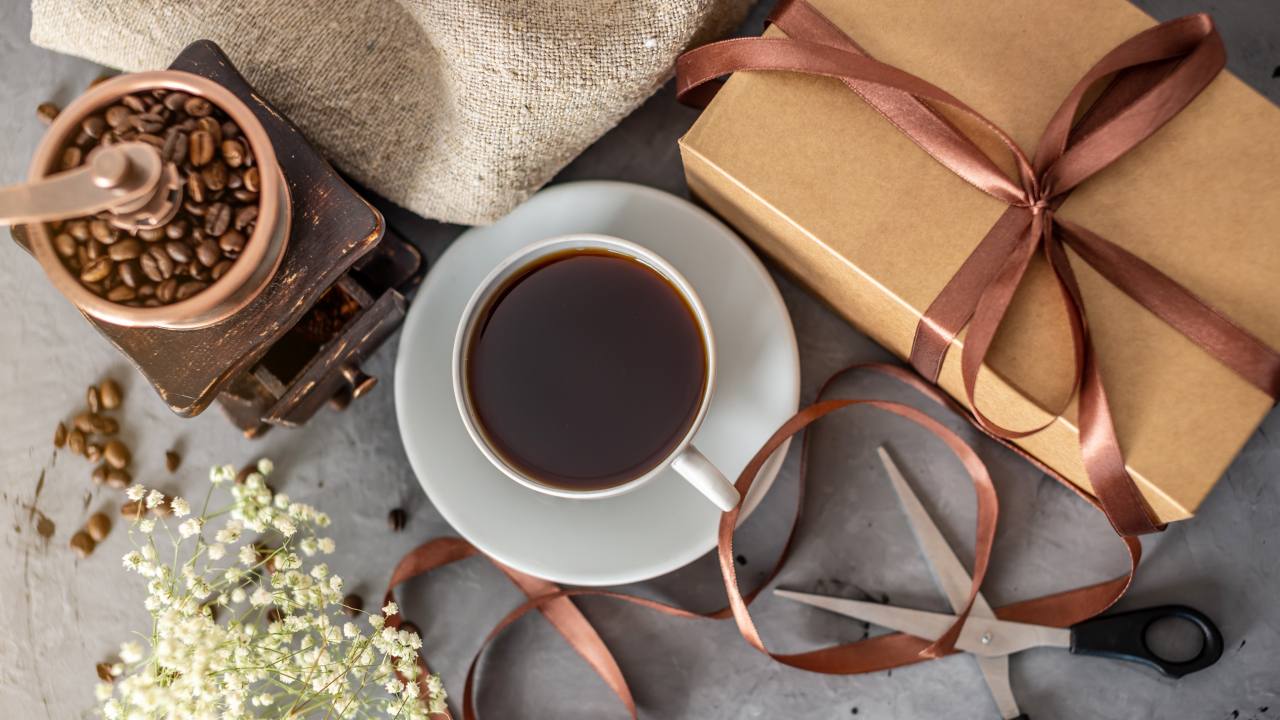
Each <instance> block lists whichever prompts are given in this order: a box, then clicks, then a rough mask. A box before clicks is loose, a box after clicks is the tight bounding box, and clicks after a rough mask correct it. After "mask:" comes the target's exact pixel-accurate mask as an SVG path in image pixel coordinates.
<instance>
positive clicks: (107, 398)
mask: <svg viewBox="0 0 1280 720" xmlns="http://www.w3.org/2000/svg"><path fill="white" fill-rule="evenodd" d="M100 392H101V393H102V407H104V408H106V409H107V410H115V409H116V408H118V407H120V403H121V401H123V399H124V395H123V394H122V393H121V392H120V383H118V382H116V381H115V380H112V379H111V378H107V379H106V380H103V381H102V387H101V388H100Z"/></svg>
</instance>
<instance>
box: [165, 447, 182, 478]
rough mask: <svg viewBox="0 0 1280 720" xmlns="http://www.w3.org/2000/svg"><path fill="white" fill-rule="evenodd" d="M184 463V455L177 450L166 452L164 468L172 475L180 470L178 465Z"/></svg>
mask: <svg viewBox="0 0 1280 720" xmlns="http://www.w3.org/2000/svg"><path fill="white" fill-rule="evenodd" d="M181 464H182V456H181V455H179V454H178V453H177V452H176V451H173V450H169V451H167V452H165V454H164V469H165V470H168V471H169V474H170V475H172V474H174V473H175V472H177V471H178V466H179V465H181Z"/></svg>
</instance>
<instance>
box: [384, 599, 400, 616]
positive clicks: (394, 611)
mask: <svg viewBox="0 0 1280 720" xmlns="http://www.w3.org/2000/svg"><path fill="white" fill-rule="evenodd" d="M382 614H383V615H385V616H387V617H391V616H392V615H399V614H400V606H399V605H397V604H395V603H393V602H389V603H387V604H386V605H383V606H382Z"/></svg>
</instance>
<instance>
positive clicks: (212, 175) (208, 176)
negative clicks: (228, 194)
mask: <svg viewBox="0 0 1280 720" xmlns="http://www.w3.org/2000/svg"><path fill="white" fill-rule="evenodd" d="M200 177H201V178H203V179H204V185H205V187H207V188H209V190H210V191H211V192H218V191H219V190H221V189H223V188H225V187H226V186H227V164H226V163H224V162H223V161H222V160H220V159H215V160H214V161H213V162H211V163H209V164H208V165H207V166H205V168H204V170H201V171H200Z"/></svg>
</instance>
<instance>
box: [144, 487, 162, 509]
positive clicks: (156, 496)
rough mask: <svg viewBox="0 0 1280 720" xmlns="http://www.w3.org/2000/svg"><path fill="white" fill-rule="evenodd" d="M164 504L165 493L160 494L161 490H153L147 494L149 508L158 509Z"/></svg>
mask: <svg viewBox="0 0 1280 720" xmlns="http://www.w3.org/2000/svg"><path fill="white" fill-rule="evenodd" d="M162 502H164V493H162V492H160V491H159V490H152V491H151V492H149V493H147V507H148V508H153V507H158V506H159V505H160V503H162Z"/></svg>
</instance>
